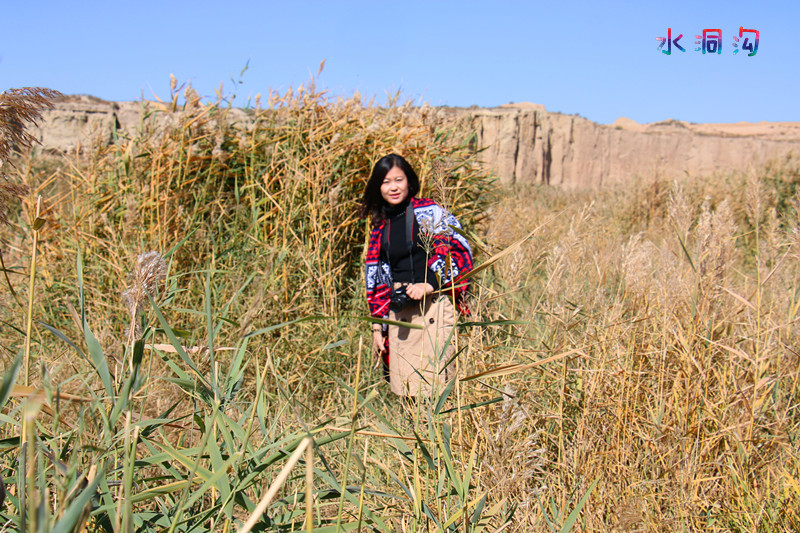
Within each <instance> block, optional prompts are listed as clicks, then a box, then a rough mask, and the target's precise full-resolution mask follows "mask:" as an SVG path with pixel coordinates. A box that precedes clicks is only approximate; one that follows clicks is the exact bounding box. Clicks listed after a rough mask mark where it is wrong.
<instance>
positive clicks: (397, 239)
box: [361, 154, 472, 396]
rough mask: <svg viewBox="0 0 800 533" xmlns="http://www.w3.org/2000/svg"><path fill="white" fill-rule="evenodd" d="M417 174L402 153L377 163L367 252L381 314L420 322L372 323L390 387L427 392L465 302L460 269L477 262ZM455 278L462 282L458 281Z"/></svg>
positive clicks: (441, 378)
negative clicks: (422, 191)
mask: <svg viewBox="0 0 800 533" xmlns="http://www.w3.org/2000/svg"><path fill="white" fill-rule="evenodd" d="M418 192H419V178H418V177H417V173H416V172H414V169H413V168H411V165H409V164H408V162H407V161H406V160H405V159H403V158H402V157H401V156H399V155H396V154H390V155H387V156H384V157H382V158H381V159H380V160H379V161H378V162H377V163H376V164H375V167H374V168H373V169H372V175H371V176H370V178H369V182H368V183H367V188H366V190H365V191H364V198H363V200H362V207H361V216H362V218H366V217H368V216H369V217H371V220H372V232H371V234H370V238H369V245H368V248H367V259H366V284H367V302H368V303H369V308H370V313H371V314H372V316H373V317H375V318H380V319H388V320H391V321H396V322H408V323H411V324H416V325H418V326H421V327H422V329H417V328H408V327H399V326H396V325H389V326H387V325H381V324H373V325H372V331H373V343H372V346H373V352H374V353H375V354H376V356H380V357H381V358H382V359H383V363H384V372H385V374H386V376H387V379H388V380H389V382H390V383H391V387H392V392H394V393H395V394H398V395H400V396H417V395H418V394H420V393H422V394H425V395H429V394H430V393H431V391H432V390H433V389H434V388H439V389H440V390H441V387H440V385H441V384H442V383H444V382H445V381H446V380H447V371H448V368H446V366H447V364H448V363H449V362H450V359H452V356H453V348H452V346H451V345H450V336H451V332H452V329H453V326H454V324H455V310H454V308H453V302H452V301H451V299H450V298H451V297H452V296H453V295H455V303H456V304H457V305H459V304H460V303H461V301H462V299H463V297H464V294H465V293H466V290H467V285H466V282H459V281H458V279H457V278H458V277H459V276H463V275H464V274H465V273H467V272H469V271H470V270H471V269H472V250H471V249H470V247H469V244H467V241H466V239H464V238H463V237H462V236H461V235H460V234H458V233H456V232H454V231H453V230H452V229H451V228H452V227H455V228H459V229H460V228H461V225H460V224H459V223H458V220H456V218H455V217H454V216H453V215H451V214H450V213H448V212H447V211H446V210H445V209H444V208H442V207H441V206H439V205H438V204H436V202H434V201H433V200H430V199H427V198H417V197H416V195H417V193H418ZM453 280H456V283H453Z"/></svg>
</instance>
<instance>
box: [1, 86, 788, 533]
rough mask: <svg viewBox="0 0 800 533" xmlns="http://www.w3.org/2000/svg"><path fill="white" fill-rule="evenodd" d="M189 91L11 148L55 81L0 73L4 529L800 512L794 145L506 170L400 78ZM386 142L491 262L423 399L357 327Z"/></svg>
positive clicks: (599, 520) (335, 525)
mask: <svg viewBox="0 0 800 533" xmlns="http://www.w3.org/2000/svg"><path fill="white" fill-rule="evenodd" d="M172 89H173V90H172V94H171V95H170V98H169V99H166V100H165V101H163V102H160V101H157V102H145V103H143V104H142V105H143V113H142V123H141V125H140V127H139V129H138V130H137V131H136V132H135V133H129V134H123V133H120V134H119V135H118V138H117V139H116V140H115V142H114V143H113V144H112V145H111V146H109V147H94V148H92V147H86V149H84V150H83V151H82V152H80V153H76V154H71V155H68V156H66V157H64V158H62V159H60V160H58V161H56V162H53V161H50V160H45V159H43V158H41V157H40V156H39V155H37V153H36V151H35V150H34V152H32V153H28V152H26V153H24V154H23V155H22V156H16V157H14V158H11V156H10V152H9V151H10V149H11V147H12V146H13V145H17V146H24V145H25V144H26V143H25V141H26V139H24V138H21V137H19V136H17V137H13V136H11V137H9V136H10V135H12V134H13V133H14V132H17V133H19V132H21V131H23V132H24V129H23V130H20V128H19V125H18V124H19V121H18V120H17V119H18V118H19V117H22V118H25V119H26V120H30V119H34V120H35V119H36V117H37V114H36V113H37V112H38V111H40V110H41V109H44V108H45V107H46V106H47V105H48V103H49V102H50V101H51V100H52V98H53V97H54V96H55V95H54V94H52V93H49V92H46V91H45V92H40V93H32V94H16V93H9V92H7V93H5V94H4V95H3V96H2V97H0V111H2V112H0V125H2V126H3V128H2V129H3V138H4V139H10V141H9V142H8V143H5V141H4V143H5V144H4V143H0V156H2V159H3V160H5V161H6V164H5V165H4V166H3V167H2V170H3V171H4V172H5V174H6V175H7V176H8V181H2V182H0V238H1V240H0V251H1V252H2V258H3V274H4V275H3V277H2V279H3V283H2V289H0V323H1V324H2V329H1V330H0V359H2V365H3V368H4V372H3V378H2V382H1V383H0V408H2V411H0V421H1V423H2V426H0V427H2V429H0V475H1V476H2V479H3V481H4V487H5V488H4V490H3V491H2V494H3V495H4V497H3V503H2V505H0V531H26V532H27V531H30V532H34V531H37V532H38V531H45V532H50V531H56V532H69V531H141V532H151V531H152V532H155V531H168V532H174V531H180V532H195V531H196V532H202V531H223V532H233V531H240V532H246V531H317V532H336V531H398V532H405V531H408V532H418V531H472V532H479V531H545V532H549V531H561V532H566V531H571V530H574V531H699V530H702V531H797V530H799V529H800V453H799V452H800V450H798V446H799V445H798V439H799V438H800V414H798V407H800V383H798V380H799V379H800V343H799V342H798V319H799V318H800V315H798V309H799V308H800V261H798V260H799V259H800V194H799V193H798V183H800V160H794V159H790V160H786V161H780V162H775V163H773V164H771V165H770V166H768V167H766V168H759V169H742V172H741V173H737V174H733V175H720V176H714V177H713V178H703V179H700V178H693V177H686V178H685V179H682V180H678V181H675V182H671V181H666V180H661V179H658V178H657V177H644V178H632V180H635V181H634V182H633V183H635V186H630V185H629V186H626V187H620V188H607V189H604V190H599V191H565V190H559V189H554V188H548V187H537V186H527V187H526V186H517V187H516V188H515V189H513V190H506V189H502V188H500V187H498V186H496V185H495V184H494V182H493V179H492V177H491V175H489V173H488V172H487V171H486V170H485V169H482V168H481V167H480V166H479V165H478V164H477V162H476V160H475V153H474V149H473V147H472V145H471V140H472V139H471V138H470V135H469V127H468V126H469V125H468V124H465V123H453V122H450V121H448V120H444V119H443V118H442V116H440V115H439V114H438V113H437V112H436V110H435V109H433V108H429V107H426V106H422V107H417V106H412V105H411V104H409V103H403V102H401V100H400V98H399V95H395V96H394V97H392V98H390V100H389V101H388V102H387V103H385V104H384V105H381V106H378V105H375V104H374V102H365V101H362V99H361V97H360V96H358V95H355V96H353V97H349V98H340V97H335V96H330V95H328V94H326V93H324V92H322V91H318V90H317V89H316V88H315V87H314V85H313V82H312V83H309V84H308V85H307V86H305V87H301V88H299V89H297V90H295V91H289V92H286V93H284V94H274V93H273V94H270V96H269V98H268V99H266V101H265V102H263V104H262V103H261V102H257V103H256V105H255V106H254V108H252V109H248V110H246V113H245V114H242V113H233V112H232V111H231V109H230V107H229V105H228V104H227V103H226V101H225V100H224V99H220V100H219V101H217V102H203V101H201V100H200V98H199V97H198V96H197V94H196V93H195V92H194V91H193V90H192V89H191V87H178V86H177V83H173V87H172ZM9 97H14V98H17V99H16V100H14V99H13V98H11V99H9ZM32 97H35V98H32ZM3 98H5V99H3ZM15 111H18V112H17V114H16V115H15V114H14V112H15ZM23 112H27V113H28V114H27V115H25V114H24V113H23ZM20 113H23V114H21V115H20ZM243 116H246V120H243V121H241V122H238V123H237V120H240V119H241V117H243ZM9 117H10V118H9ZM236 117H239V118H236ZM12 119H13V120H12ZM15 120H17V121H16V122H15ZM390 152H397V153H402V154H404V155H405V156H406V157H407V158H408V159H409V160H410V161H411V163H412V165H414V166H415V167H416V168H417V169H418V170H419V171H420V172H419V173H420V176H421V178H422V180H423V194H424V195H426V196H431V195H432V196H433V197H434V198H436V199H437V200H438V201H440V202H442V203H443V204H444V205H445V206H446V207H448V208H449V209H451V210H452V211H453V212H454V213H456V214H457V215H458V216H459V219H460V220H461V221H462V223H463V224H464V226H465V228H466V230H467V232H468V238H469V240H470V242H471V243H472V244H473V249H474V250H475V252H476V264H477V265H478V267H477V268H476V271H475V273H474V275H473V277H472V283H473V289H472V296H471V299H470V301H469V305H470V308H471V310H472V314H471V315H470V316H462V317H461V318H460V326H459V328H458V329H457V332H456V335H455V337H454V338H453V342H455V343H456V346H457V357H456V360H455V364H456V365H457V367H458V379H455V380H452V381H450V382H449V383H448V384H447V385H446V386H445V387H444V389H443V390H437V391H435V393H434V395H433V397H432V398H431V399H430V401H421V402H418V403H406V402H402V401H399V400H398V399H397V398H396V397H393V396H392V395H391V393H390V392H389V389H388V385H387V384H386V383H384V382H383V381H382V376H381V371H380V369H378V368H376V367H375V364H374V363H375V362H374V360H373V359H372V357H371V355H370V353H369V345H370V330H369V320H370V319H369V318H368V317H367V316H366V315H367V310H366V303H365V301H364V295H363V292H364V291H363V288H362V286H363V273H362V270H361V260H362V253H363V248H364V244H365V238H366V233H367V229H368V227H367V225H366V224H367V223H366V222H365V221H362V220H359V219H358V218H357V216H356V212H357V206H358V202H359V200H360V196H361V193H362V190H363V187H364V184H365V183H366V179H367V177H368V174H369V171H370V168H371V165H372V164H373V162H374V161H375V160H377V159H378V158H379V157H380V156H382V155H384V154H386V153H390ZM11 163H13V166H12V165H11ZM0 179H2V178H0Z"/></svg>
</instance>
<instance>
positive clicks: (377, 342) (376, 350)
mask: <svg viewBox="0 0 800 533" xmlns="http://www.w3.org/2000/svg"><path fill="white" fill-rule="evenodd" d="M385 351H386V346H385V345H384V344H383V333H382V332H381V330H379V329H373V330H372V354H373V355H374V356H375V357H381V356H382V355H383V354H384V352H385Z"/></svg>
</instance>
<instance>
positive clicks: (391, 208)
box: [383, 196, 411, 218]
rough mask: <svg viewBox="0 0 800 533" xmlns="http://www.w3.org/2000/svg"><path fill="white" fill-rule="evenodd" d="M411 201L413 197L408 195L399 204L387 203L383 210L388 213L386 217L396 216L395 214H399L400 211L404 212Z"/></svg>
mask: <svg viewBox="0 0 800 533" xmlns="http://www.w3.org/2000/svg"><path fill="white" fill-rule="evenodd" d="M410 201H411V197H410V196H408V197H406V199H405V200H403V201H402V202H400V203H399V204H397V205H388V204H386V205H385V206H384V208H383V212H384V213H386V218H392V217H395V216H397V215H399V214H400V213H402V212H403V211H405V210H406V207H408V203H409V202H410Z"/></svg>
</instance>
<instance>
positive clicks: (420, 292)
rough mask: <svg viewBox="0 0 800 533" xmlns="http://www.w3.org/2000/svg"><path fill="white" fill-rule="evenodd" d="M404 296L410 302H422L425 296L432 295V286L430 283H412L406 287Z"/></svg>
mask: <svg viewBox="0 0 800 533" xmlns="http://www.w3.org/2000/svg"><path fill="white" fill-rule="evenodd" d="M406 294H408V297H409V298H411V299H412V300H422V298H424V297H425V296H427V295H429V294H433V285H431V284H430V283H412V284H411V285H409V286H407V287H406Z"/></svg>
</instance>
